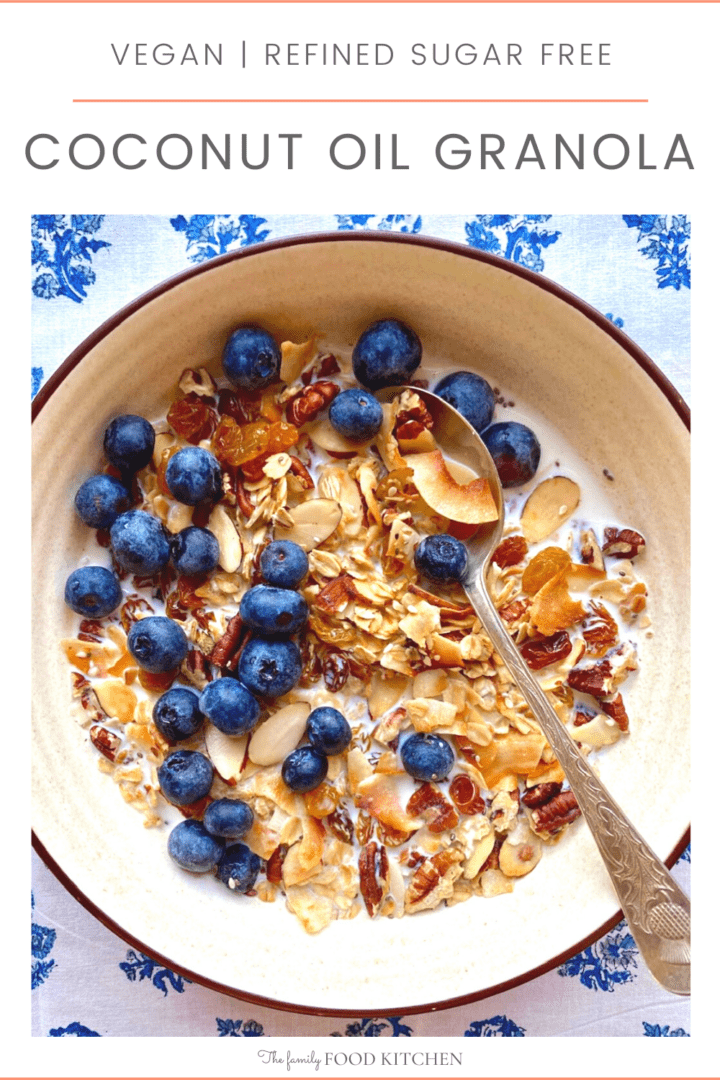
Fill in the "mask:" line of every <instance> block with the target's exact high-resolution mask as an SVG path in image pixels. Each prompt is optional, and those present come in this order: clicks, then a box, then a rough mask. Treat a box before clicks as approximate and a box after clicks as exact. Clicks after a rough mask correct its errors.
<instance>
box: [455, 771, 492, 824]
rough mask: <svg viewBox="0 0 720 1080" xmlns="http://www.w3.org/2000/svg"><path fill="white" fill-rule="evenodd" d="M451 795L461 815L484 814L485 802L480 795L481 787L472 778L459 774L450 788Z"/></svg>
mask: <svg viewBox="0 0 720 1080" xmlns="http://www.w3.org/2000/svg"><path fill="white" fill-rule="evenodd" d="M449 795H450V798H451V799H452V801H453V802H454V803H455V805H456V806H457V808H458V810H459V811H460V813H461V814H467V815H468V816H469V815H471V814H482V813H483V812H484V810H485V800H484V799H483V797H482V795H481V794H480V786H479V784H478V783H477V781H475V780H473V778H472V776H468V775H467V774H466V773H458V775H457V776H456V777H455V778H454V780H453V781H452V783H451V784H450V788H449Z"/></svg>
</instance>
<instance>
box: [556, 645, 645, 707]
mask: <svg viewBox="0 0 720 1080" xmlns="http://www.w3.org/2000/svg"><path fill="white" fill-rule="evenodd" d="M636 667H637V663H636V660H635V651H634V649H633V648H632V646H630V645H628V644H627V642H625V643H623V644H622V645H621V646H620V648H619V649H615V651H614V652H612V653H610V654H609V655H607V656H606V657H605V659H604V660H598V662H597V663H595V664H592V665H591V666H590V667H575V668H572V669H571V670H570V672H569V674H568V677H567V681H568V685H569V686H571V687H572V688H573V690H579V691H580V692H581V693H583V694H590V696H591V697H594V698H597V699H598V700H599V701H602V699H603V698H608V697H612V696H613V694H614V693H615V692H616V690H617V686H618V684H619V683H620V682H622V681H623V679H625V678H626V676H627V675H629V674H630V672H631V671H634V670H635V668H636Z"/></svg>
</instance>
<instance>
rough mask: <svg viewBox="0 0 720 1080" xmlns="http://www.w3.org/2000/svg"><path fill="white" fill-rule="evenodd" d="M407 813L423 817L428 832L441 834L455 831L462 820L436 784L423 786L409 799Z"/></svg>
mask: <svg viewBox="0 0 720 1080" xmlns="http://www.w3.org/2000/svg"><path fill="white" fill-rule="evenodd" d="M406 809H407V812H408V814H410V816H411V817H421V818H423V819H424V821H425V822H426V824H427V827H428V832H431V833H441V832H445V830H446V829H454V828H455V826H456V825H457V823H458V821H459V820H460V819H459V817H458V813H457V810H456V809H455V807H454V806H452V804H451V803H449V802H448V801H447V799H446V798H445V796H444V795H443V793H442V791H440V789H439V788H437V787H435V785H434V784H430V783H427V784H421V786H420V787H419V788H416V790H415V791H414V792H413V793H412V795H411V796H410V798H409V799H408V804H407V808H406Z"/></svg>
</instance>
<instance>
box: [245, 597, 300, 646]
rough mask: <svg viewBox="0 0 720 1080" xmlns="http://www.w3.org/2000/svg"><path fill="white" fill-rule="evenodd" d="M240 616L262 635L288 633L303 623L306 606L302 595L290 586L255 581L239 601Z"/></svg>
mask: <svg viewBox="0 0 720 1080" xmlns="http://www.w3.org/2000/svg"><path fill="white" fill-rule="evenodd" d="M240 617H241V618H242V621H243V622H244V623H245V625H246V626H249V627H250V629H251V630H256V631H257V632H258V633H259V634H263V635H264V636H265V637H289V636H290V634H295V633H297V631H298V630H299V629H300V628H301V627H302V626H304V625H305V622H306V620H307V617H308V606H307V604H306V603H305V599H304V597H302V596H301V595H300V593H298V592H293V591H292V590H291V589H277V588H276V587H275V586H274V585H255V586H253V588H252V589H248V591H247V592H246V593H245V594H244V595H243V598H242V600H241V601H240Z"/></svg>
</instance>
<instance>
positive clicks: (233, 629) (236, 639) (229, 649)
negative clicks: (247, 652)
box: [210, 614, 243, 668]
mask: <svg viewBox="0 0 720 1080" xmlns="http://www.w3.org/2000/svg"><path fill="white" fill-rule="evenodd" d="M242 633H243V623H242V619H241V618H240V615H239V614H238V615H233V617H232V618H231V619H230V620H229V621H228V624H227V627H226V629H225V633H224V634H223V635H222V637H221V638H218V640H217V641H216V642H215V645H214V646H213V650H212V652H211V653H210V663H211V664H215V665H216V666H217V667H223V668H227V667H229V663H230V660H231V659H232V657H233V654H234V653H235V652H237V649H238V647H239V645H240V639H241V638H242Z"/></svg>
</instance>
